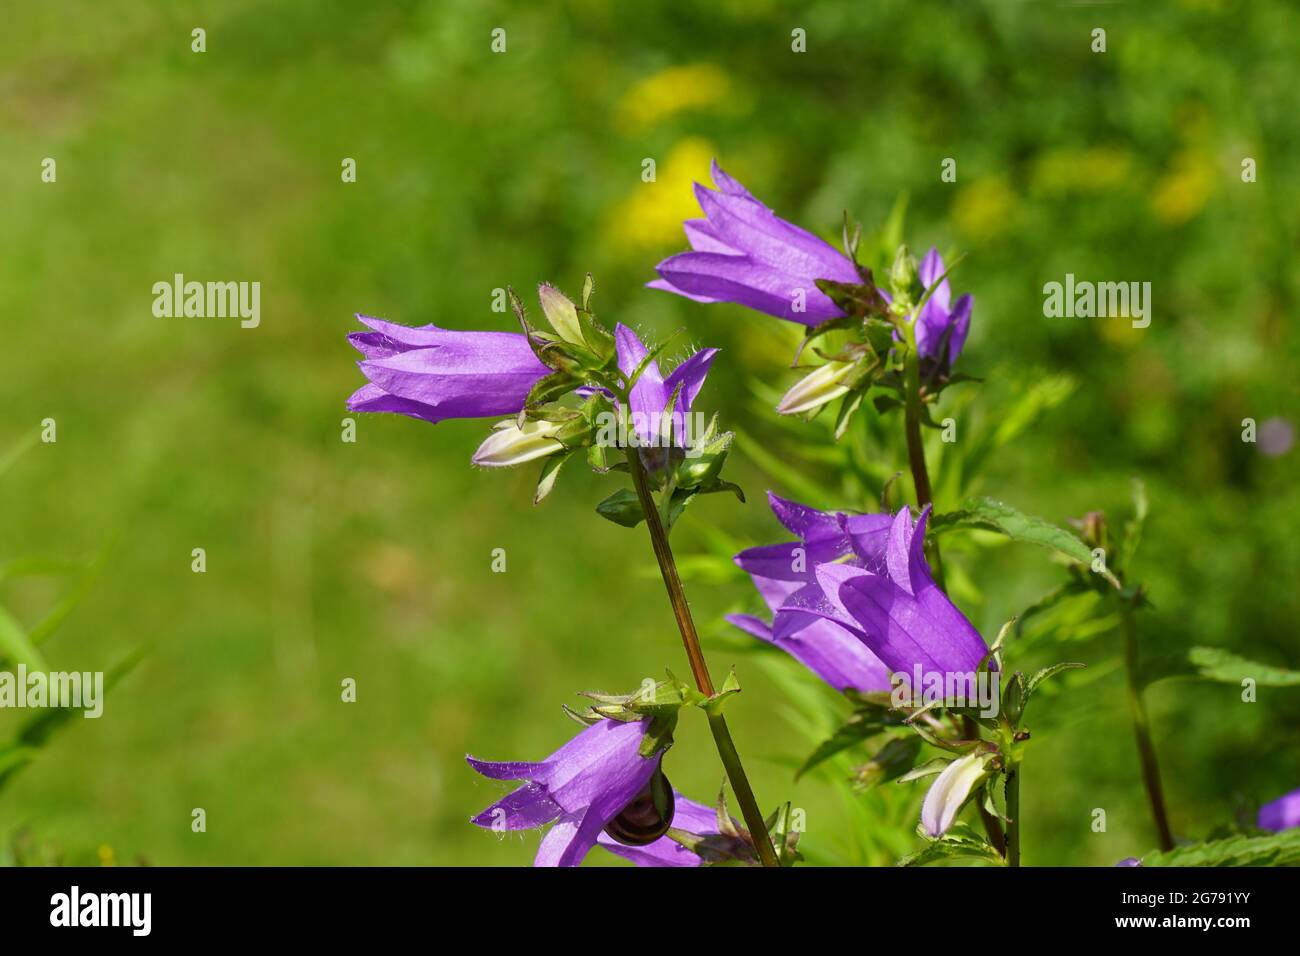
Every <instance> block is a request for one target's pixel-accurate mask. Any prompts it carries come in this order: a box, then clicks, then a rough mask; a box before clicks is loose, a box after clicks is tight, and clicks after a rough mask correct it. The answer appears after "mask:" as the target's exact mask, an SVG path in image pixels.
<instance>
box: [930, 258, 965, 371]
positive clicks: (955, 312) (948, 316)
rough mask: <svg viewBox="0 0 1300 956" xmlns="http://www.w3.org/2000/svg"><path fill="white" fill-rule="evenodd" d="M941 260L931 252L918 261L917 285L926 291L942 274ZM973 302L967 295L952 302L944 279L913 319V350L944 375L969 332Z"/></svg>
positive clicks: (957, 354)
mask: <svg viewBox="0 0 1300 956" xmlns="http://www.w3.org/2000/svg"><path fill="white" fill-rule="evenodd" d="M944 271H945V270H944V265H943V257H942V256H940V255H939V250H938V249H931V250H930V251H929V252H927V253H926V254H925V258H924V259H922V260H921V285H922V287H924V288H926V289H928V288H930V286H932V285H934V283H935V281H936V280H938V278H939V277H940V276H942V275H943V274H944ZM974 306H975V300H974V299H973V298H972V297H971V296H970V294H969V293H967V294H966V295H963V296H962V297H961V298H960V299H958V300H957V301H956V302H953V301H952V288H951V287H950V286H949V285H948V280H947V279H946V278H945V279H944V280H943V281H942V282H940V283H939V285H938V286H937V287H936V288H935V290H934V291H933V292H932V293H931V294H930V298H929V299H927V300H926V302H925V305H923V306H922V307H921V313H920V314H919V315H918V316H917V317H916V349H917V351H918V352H920V353H921V357H922V358H928V359H933V360H934V361H935V362H937V363H939V364H940V365H941V366H942V368H943V371H944V372H947V371H948V370H949V369H950V368H952V366H953V364H954V363H955V362H956V361H957V356H959V355H960V354H961V350H962V346H964V345H965V344H966V336H967V335H968V334H969V333H970V317H971V310H972V309H973V308H974Z"/></svg>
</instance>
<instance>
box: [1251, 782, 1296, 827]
mask: <svg viewBox="0 0 1300 956" xmlns="http://www.w3.org/2000/svg"><path fill="white" fill-rule="evenodd" d="M1255 824H1256V826H1258V827H1259V828H1260V829H1261V830H1272V831H1273V832H1274V833H1277V832H1278V831H1281V830H1289V829H1291V828H1292V827H1300V790H1292V791H1291V792H1290V793H1288V794H1286V795H1285V796H1281V797H1278V798H1277V799H1276V800H1272V801H1270V802H1268V803H1266V804H1264V805H1263V806H1262V807H1260V808H1259V816H1258V817H1257V818H1256V820H1255Z"/></svg>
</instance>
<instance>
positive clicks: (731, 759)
mask: <svg viewBox="0 0 1300 956" xmlns="http://www.w3.org/2000/svg"><path fill="white" fill-rule="evenodd" d="M627 462H628V469H629V470H630V471H631V473H632V484H633V485H634V486H635V487H636V495H637V498H638V499H639V500H640V502H641V510H642V511H643V512H644V513H645V519H646V527H647V528H649V530H650V545H651V547H653V548H654V553H655V558H656V559H657V560H658V562H659V573H660V575H662V577H663V579H664V587H665V588H666V589H667V591H668V602H669V603H670V604H671V605H672V608H673V616H674V617H676V618H677V630H678V631H679V632H680V633H681V635H682V645H683V646H684V647H685V648H686V659H687V660H688V661H690V665H691V673H692V674H693V675H694V676H695V686H696V687H698V688H699V690H700V693H701V694H703V695H704V696H706V697H712V696H713V695H714V689H713V680H712V679H711V678H710V677H709V668H708V665H707V664H706V663H705V661H704V651H703V650H702V649H701V648H700V638H699V634H697V633H696V630H695V620H694V619H693V618H692V617H691V609H690V606H689V605H688V604H687V603H686V591H685V589H684V588H683V587H682V579H681V576H680V575H679V574H678V573H677V562H676V561H675V560H674V559H673V551H672V548H671V547H670V546H669V544H668V533H667V531H665V530H664V524H663V522H662V521H661V520H660V517H659V509H658V508H656V507H655V500H654V495H653V494H652V493H651V491H650V483H649V481H648V479H647V478H646V473H645V468H644V467H643V466H642V464H641V455H640V453H639V452H638V451H637V450H636V449H635V448H629V449H627ZM709 729H710V730H711V731H712V732H713V741H714V743H715V744H716V745H717V748H718V756H719V757H721V758H722V766H723V767H724V768H726V771H727V779H728V780H730V781H731V789H732V792H733V793H735V795H736V802H737V803H739V804H740V812H741V816H743V817H744V820H745V827H746V828H747V829H748V830H749V833H750V836H752V837H753V838H754V848H755V850H756V851H757V852H758V858H759V860H760V862H762V864H763V865H764V866H779V865H780V864H779V863H778V861H777V858H776V852H775V850H774V848H773V847H772V838H771V837H770V836H768V833H767V824H766V823H765V822H764V820H763V814H762V812H761V811H760V810H759V809H758V801H757V800H756V799H755V798H754V790H753V788H751V787H750V785H749V778H748V777H746V776H745V768H744V766H743V765H742V764H741V762H740V754H738V753H737V752H736V744H735V742H734V741H733V740H732V739H731V731H730V730H729V729H728V728H727V721H726V719H725V718H724V717H723V716H722V714H721V713H720V712H712V713H710V714H709Z"/></svg>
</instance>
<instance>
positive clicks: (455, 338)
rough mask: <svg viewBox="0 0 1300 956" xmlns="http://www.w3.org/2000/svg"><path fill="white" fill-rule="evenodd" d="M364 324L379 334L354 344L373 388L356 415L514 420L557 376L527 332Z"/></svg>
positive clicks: (355, 404) (356, 337)
mask: <svg viewBox="0 0 1300 956" xmlns="http://www.w3.org/2000/svg"><path fill="white" fill-rule="evenodd" d="M358 318H359V319H360V320H361V321H362V322H363V323H364V324H366V325H368V326H369V327H370V328H371V331H370V332H357V333H353V334H352V335H350V336H349V337H348V338H349V341H350V342H351V343H352V345H353V346H355V347H356V348H357V349H358V350H359V351H360V352H361V354H362V355H363V356H364V358H363V360H362V361H361V362H359V363H358V365H359V366H360V368H361V370H362V371H363V372H364V373H365V375H366V377H367V378H368V379H369V380H370V385H369V386H367V387H365V388H362V389H360V390H359V391H357V392H356V393H355V394H354V395H353V396H352V398H351V399H349V401H348V407H349V408H351V409H352V410H354V411H363V412H396V413H398V414H402V415H410V416H412V417H415V418H422V419H424V420H426V421H431V422H438V421H444V420H446V419H448V418H482V417H486V416H496V415H508V414H513V413H515V412H517V411H519V409H520V408H522V407H523V404H524V400H525V399H526V398H527V396H528V392H529V390H530V389H531V388H532V387H533V385H534V384H536V383H537V381H538V380H539V379H541V378H542V377H543V376H545V375H547V374H548V373H549V372H550V369H548V368H547V367H546V366H545V365H543V364H542V363H541V362H540V361H538V359H537V357H536V356H535V355H534V354H533V350H532V347H531V346H530V345H529V344H528V340H527V338H526V337H525V336H524V335H522V334H519V333H514V332H453V331H449V330H447V329H439V328H436V327H434V326H431V325H430V326H424V327H421V328H409V327H407V326H403V325H397V324H395V323H392V322H385V321H383V320H381V319H375V318H371V317H370V316H358Z"/></svg>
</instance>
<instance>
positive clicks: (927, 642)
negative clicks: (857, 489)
mask: <svg viewBox="0 0 1300 956" xmlns="http://www.w3.org/2000/svg"><path fill="white" fill-rule="evenodd" d="M929 513H930V509H929V507H928V506H927V507H926V508H925V509H924V510H923V511H922V512H921V516H920V518H918V519H917V521H916V523H915V525H913V522H912V518H911V515H910V513H909V512H908V510H907V509H906V508H902V509H900V510H899V512H898V513H897V514H896V515H895V516H894V518H893V521H892V523H891V525H890V528H889V532H888V534H887V536H886V540H885V547H884V553H883V556H881V557H882V560H875V561H872V560H864V561H862V563H861V565H860V566H858V565H855V564H852V563H823V564H818V565H816V566H815V567H814V571H813V581H812V582H810V583H809V584H807V585H805V586H804V587H802V588H800V589H799V590H798V591H795V592H794V593H793V594H791V595H790V597H789V598H788V599H787V600H786V602H785V604H784V605H783V606H782V608H781V610H780V611H778V612H777V615H776V619H775V621H774V622H773V628H772V630H773V635H774V637H775V638H776V639H777V640H780V639H781V638H783V637H786V636H788V635H789V634H792V633H796V632H797V631H799V630H801V629H803V628H805V627H807V626H808V623H809V621H810V619H822V620H827V621H832V622H834V623H835V624H838V625H840V626H841V627H844V628H846V629H847V630H848V631H850V632H851V633H852V634H853V635H854V636H856V637H857V638H858V640H860V641H862V642H863V643H864V644H865V645H866V646H867V648H868V649H870V650H871V652H872V653H873V654H875V655H876V657H878V658H880V660H881V661H882V662H883V663H884V665H885V666H886V667H887V668H889V671H890V673H891V674H902V675H904V676H905V677H906V679H907V681H908V683H910V684H912V686H913V688H914V690H920V689H921V688H919V687H917V686H916V675H918V674H919V675H920V680H921V681H923V682H925V683H926V684H929V683H930V682H932V681H933V680H934V679H935V678H938V680H939V681H941V682H943V683H944V684H945V685H946V684H947V682H948V680H947V679H948V678H951V677H959V676H960V677H961V678H963V679H964V678H965V677H966V676H967V675H970V677H971V678H972V679H973V677H974V674H975V673H976V672H977V671H978V669H979V667H980V664H981V663H982V662H983V660H984V659H985V657H986V656H987V654H988V648H987V647H986V645H985V643H984V639H983V638H982V637H980V634H979V632H978V631H977V630H976V629H975V628H974V626H973V625H972V624H971V623H970V621H968V620H967V619H966V617H965V616H964V615H963V614H962V613H961V611H959V610H958V609H957V607H956V606H955V605H954V604H953V603H952V602H951V601H950V600H949V599H948V597H947V595H945V594H944V593H943V591H941V590H940V589H939V587H938V585H936V584H935V583H934V579H933V578H932V577H931V576H930V568H929V566H928V565H927V564H926V561H925V554H924V551H923V545H924V539H925V525H926V521H927V519H928V518H929ZM868 557H871V556H870V555H868Z"/></svg>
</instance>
